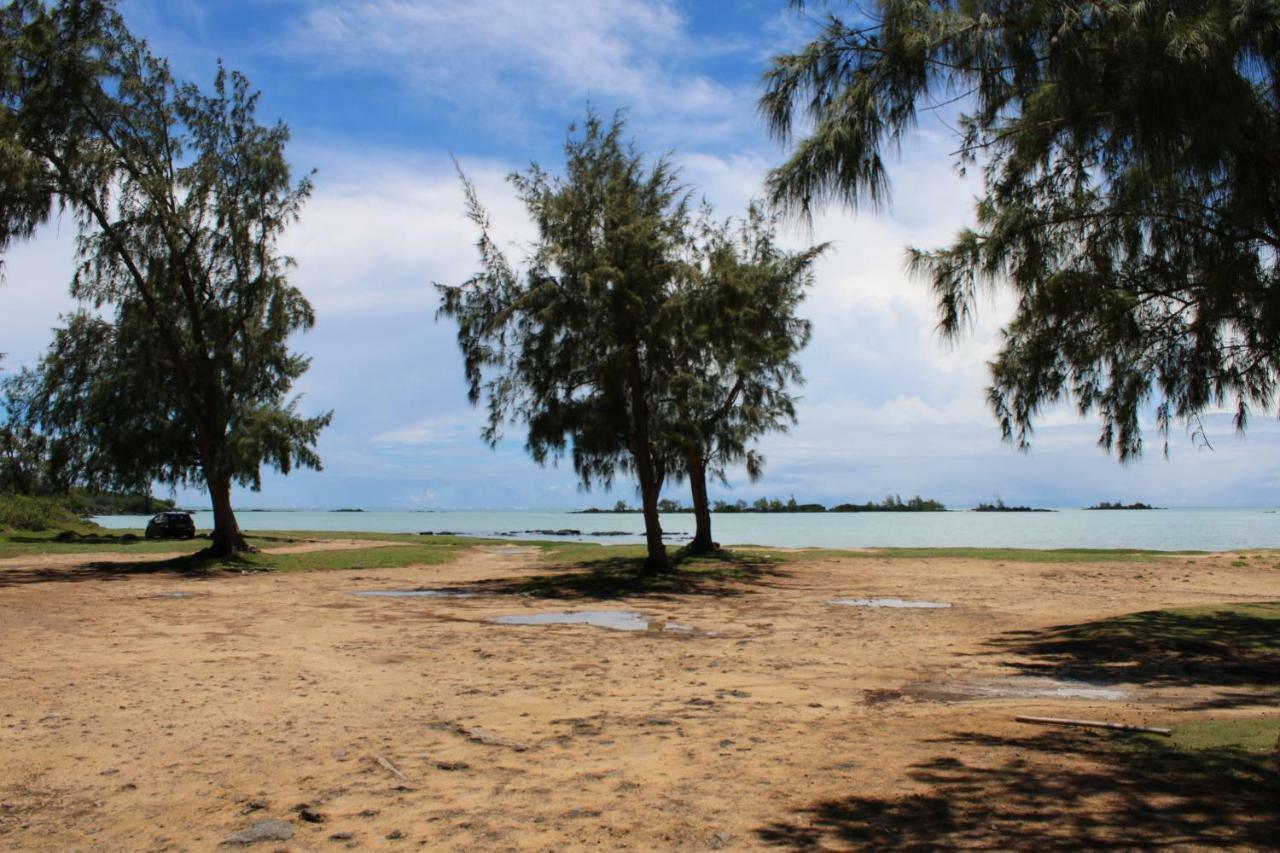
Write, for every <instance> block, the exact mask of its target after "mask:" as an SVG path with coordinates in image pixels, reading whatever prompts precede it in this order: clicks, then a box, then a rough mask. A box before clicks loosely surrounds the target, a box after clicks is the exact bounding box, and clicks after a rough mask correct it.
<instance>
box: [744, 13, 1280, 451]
mask: <svg viewBox="0 0 1280 853" xmlns="http://www.w3.org/2000/svg"><path fill="white" fill-rule="evenodd" d="M952 104H956V105H958V106H956V107H955V108H956V109H958V110H959V111H960V113H961V115H960V120H959V126H958V129H957V131H956V133H957V147H958V152H959V153H958V158H959V159H958V163H959V165H960V167H961V168H967V167H971V166H980V167H981V168H982V173H983V176H984V184H985V194H984V196H983V197H982V198H981V199H980V201H979V203H978V205H977V227H976V228H974V229H971V230H965V231H963V232H961V233H960V234H959V235H958V236H957V238H956V239H955V241H954V242H953V243H952V244H951V245H950V246H946V247H943V248H941V249H937V250H932V251H921V250H913V251H912V254H911V263H912V266H913V268H914V270H915V271H916V272H917V273H919V274H920V275H922V276H923V277H925V278H927V279H928V280H929V281H930V282H931V283H932V286H933V288H934V292H935V294H936V295H937V300H938V310H939V318H940V322H939V326H940V329H941V331H942V332H943V333H944V334H945V335H948V336H955V335H957V334H960V333H961V332H963V331H964V329H965V328H966V325H967V323H968V322H969V320H970V319H971V316H972V312H973V310H974V303H975V299H976V297H977V295H978V294H979V293H980V291H981V290H982V289H983V288H987V287H992V286H1003V285H1007V286H1008V287H1009V288H1010V289H1011V290H1012V292H1013V293H1014V295H1015V296H1016V297H1017V309H1016V313H1015V315H1014V317H1013V319H1012V320H1011V321H1010V322H1009V324H1008V326H1007V327H1006V328H1005V329H1004V331H1003V339H1002V348H1001V350H1000V352H999V354H998V355H997V357H996V358H995V360H994V361H993V362H992V364H991V373H992V378H993V382H992V385H991V388H990V391H989V397H990V403H991V406H992V408H993V411H994V413H995V415H996V417H997V419H998V420H999V422H1000V424H1001V427H1002V429H1003V432H1004V434H1005V436H1006V438H1008V439H1011V440H1014V441H1016V442H1017V444H1018V445H1019V446H1021V447H1025V446H1027V445H1028V442H1029V439H1030V436H1031V432H1032V427H1033V421H1034V420H1035V418H1036V416H1037V414H1038V412H1039V411H1040V410H1041V409H1042V408H1043V407H1045V406H1046V405H1048V404H1051V403H1053V402H1055V401H1058V400H1060V399H1063V398H1064V397H1067V396H1071V397H1074V399H1075V401H1076V403H1077V405H1078V407H1079V409H1080V411H1081V413H1082V414H1088V413H1091V412H1095V411H1096V412H1097V413H1098V415H1099V416H1100V418H1101V422H1102V429H1101V435H1100V443H1101V444H1102V445H1103V446H1104V447H1106V448H1107V449H1108V450H1111V449H1114V450H1115V451H1116V452H1117V453H1118V455H1119V457H1120V458H1121V459H1122V460H1124V459H1128V458H1130V457H1131V456H1133V455H1135V454H1137V453H1140V452H1141V448H1142V437H1141V431H1140V427H1139V422H1140V419H1141V418H1142V416H1143V415H1144V412H1149V411H1151V408H1150V407H1152V406H1154V412H1155V416H1156V419H1157V423H1158V426H1159V429H1160V432H1161V434H1162V435H1163V436H1164V439H1165V447H1166V451H1167V447H1168V430H1169V427H1170V424H1171V422H1172V421H1175V420H1179V419H1182V420H1184V421H1186V422H1188V423H1189V424H1192V425H1197V426H1198V423H1199V420H1198V418H1199V415H1200V414H1201V413H1202V412H1204V411H1206V410H1208V409H1211V408H1214V407H1217V406H1220V405H1224V404H1230V405H1232V406H1233V407H1234V409H1235V412H1236V416H1235V420H1236V425H1237V427H1238V428H1239V429H1241V430H1243V429H1244V428H1245V426H1246V423H1247V420H1248V417H1249V414H1250V411H1251V410H1252V409H1253V408H1262V409H1270V408H1272V407H1274V406H1275V403H1276V400H1275V389H1276V378H1277V369H1278V368H1280V4H1277V3H1275V2H1272V1H1271V0H1148V2H1131V0H1096V2H1064V1H1063V0H1030V2H1008V0H879V2H875V3H874V4H871V7H870V11H869V12H866V11H863V10H862V7H857V9H856V10H853V11H851V13H850V15H849V16H848V17H847V18H842V17H840V16H838V15H835V14H831V15H829V16H828V17H827V19H826V21H825V25H824V27H823V29H822V31H821V33H820V34H819V35H818V36H817V38H815V39H814V40H813V41H812V42H811V43H810V44H809V45H807V46H806V47H805V48H804V49H803V50H802V51H800V52H798V53H795V54H791V55H785V56H779V57H777V58H776V59H775V60H774V63H773V67H772V69H771V70H770V71H769V72H768V75H767V92H766V94H765V96H764V97H763V100H762V103H761V106H762V110H763V112H764V114H765V115H766V117H767V120H768V122H769V124H770V127H771V128H772V130H773V132H774V133H775V134H776V135H777V136H779V137H781V138H783V139H790V138H791V137H792V134H793V130H794V128H795V127H796V126H797V122H799V121H800V120H804V121H805V122H806V124H805V129H804V130H803V132H802V134H801V138H800V139H798V141H796V144H795V149H794V151H793V153H792V154H791V156H790V157H789V159H788V160H787V161H786V162H785V163H784V164H783V165H782V166H780V167H779V168H778V169H776V170H775V171H774V172H773V174H772V177H771V187H772V191H773V194H774V195H775V197H776V198H777V199H779V200H782V201H784V202H786V203H788V204H790V205H791V206H792V207H793V209H798V210H804V211H807V210H809V209H810V208H811V207H812V206H814V205H818V204H821V203H824V202H828V201H832V200H836V201H843V202H847V203H849V204H851V205H857V204H860V203H871V204H879V203H882V202H884V201H885V200H887V198H888V172H887V169H886V167H885V163H884V159H883V158H884V154H885V149H886V147H887V146H893V145H896V144H897V143H899V142H901V141H902V139H903V138H904V137H905V136H906V134H907V133H908V132H910V130H911V129H912V128H913V127H914V126H915V124H916V122H917V120H918V118H919V116H920V114H921V113H922V112H924V111H926V110H934V109H939V108H944V107H947V106H950V105H952Z"/></svg>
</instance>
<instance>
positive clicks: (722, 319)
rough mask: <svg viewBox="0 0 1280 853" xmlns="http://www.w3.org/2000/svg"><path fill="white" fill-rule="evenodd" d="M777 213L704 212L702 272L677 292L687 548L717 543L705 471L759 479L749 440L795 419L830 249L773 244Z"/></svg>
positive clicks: (675, 383) (675, 423)
mask: <svg viewBox="0 0 1280 853" xmlns="http://www.w3.org/2000/svg"><path fill="white" fill-rule="evenodd" d="M776 226H777V218H776V216H775V215H772V214H768V213H766V212H765V211H764V209H763V208H762V207H761V206H760V205H758V204H752V205H751V206H750V207H749V208H748V211H747V216H746V218H745V219H743V220H742V221H741V222H739V223H736V224H734V223H731V222H723V223H715V222H713V220H712V218H711V214H710V211H709V210H705V211H704V214H703V217H702V221H701V223H700V227H699V228H698V231H699V232H700V233H699V234H698V237H697V239H696V241H695V250H694V263H695V272H696V274H694V275H692V276H690V277H689V278H688V280H687V284H686V286H685V287H684V288H683V289H682V291H681V292H680V293H679V295H678V297H677V300H678V306H677V311H676V319H677V324H678V330H677V332H676V335H675V337H674V339H673V343H672V347H673V348H672V351H673V355H674V360H673V364H672V370H671V378H670V380H669V383H668V384H669V392H668V394H667V395H665V399H666V401H667V405H669V406H670V407H671V409H672V410H673V411H672V416H671V417H668V418H665V419H664V427H665V429H666V433H665V438H666V443H667V444H668V445H669V452H670V453H672V454H673V455H674V457H675V459H676V461H677V463H678V464H677V466H676V468H675V470H676V473H677V477H682V476H687V477H688V479H689V487H690V493H691V496H692V499H693V511H694V517H695V519H696V528H695V534H694V538H693V541H692V542H691V543H690V546H689V547H690V550H692V551H694V552H695V553H698V552H706V551H709V550H711V549H713V548H714V547H715V542H714V540H713V538H712V534H711V506H710V502H709V500H708V495H707V481H708V478H715V479H718V480H720V481H721V482H725V478H726V474H727V471H728V468H729V467H730V466H734V465H743V466H744V467H745V468H746V471H747V474H748V476H749V477H751V479H753V480H754V479H757V478H758V477H759V476H760V474H761V471H762V468H763V464H764V459H763V457H762V456H761V455H760V454H759V453H758V452H756V451H755V450H753V449H752V448H751V443H752V442H753V441H754V440H755V439H756V438H757V437H759V436H760V435H763V434H765V433H768V432H775V431H785V430H786V429H787V428H788V427H789V426H790V425H791V424H793V423H794V422H795V419H796V414H795V398H794V396H793V389H794V387H796V386H798V385H800V384H801V383H802V382H803V377H802V376H801V373H800V366H799V364H798V363H797V361H796V356H797V355H798V354H799V352H800V350H801V349H803V348H804V346H805V344H806V343H807V342H808V340H809V334H810V323H809V321H808V320H805V319H803V318H801V317H800V316H799V315H798V309H799V306H800V303H801V301H802V300H803V299H804V293H805V289H806V288H807V286H808V285H809V284H810V283H811V281H812V277H813V276H812V267H813V262H814V261H815V260H816V259H817V257H818V256H819V255H820V254H821V253H822V252H823V251H824V249H825V248H826V247H825V246H816V247H813V248H810V249H807V250H804V251H800V252H790V251H786V250H783V249H782V248H780V247H779V246H778V245H777V242H776V237H775V234H776Z"/></svg>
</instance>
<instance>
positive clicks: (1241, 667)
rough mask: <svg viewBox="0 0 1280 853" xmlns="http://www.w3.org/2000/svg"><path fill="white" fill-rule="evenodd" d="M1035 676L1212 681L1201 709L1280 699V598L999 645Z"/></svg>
mask: <svg viewBox="0 0 1280 853" xmlns="http://www.w3.org/2000/svg"><path fill="white" fill-rule="evenodd" d="M991 645H992V646H993V647H994V648H995V649H997V650H998V651H999V653H1001V654H1009V653H1012V654H1014V655H1016V656H1017V657H1018V658H1019V659H1017V660H1014V661H1011V662H1009V663H1008V665H1009V666H1011V667H1013V668H1015V669H1018V670H1020V671H1022V672H1023V673H1024V674H1027V675H1036V676H1043V677H1047V678H1055V679H1074V680H1079V681H1087V682H1091V683H1103V684H1114V683H1129V684H1139V685H1146V686H1151V687H1194V686H1212V687H1222V688H1237V690H1235V691H1230V692H1225V691H1219V692H1217V693H1216V694H1215V695H1214V696H1212V697H1211V698H1208V699H1206V700H1204V701H1201V702H1198V703H1197V704H1195V705H1194V706H1192V707H1193V708H1194V709H1200V710H1208V709H1212V708H1225V707H1236V706H1239V705H1256V704H1273V703H1276V702H1280V602H1272V603H1265V604H1262V603H1260V604H1238V605H1230V606H1226V605H1223V606H1221V607H1203V608H1188V609H1180V610H1153V611H1147V612H1143V613H1131V614H1128V615H1126V616H1120V617H1116V618H1113V619H1103V620H1098V621H1094V622H1086V623H1082V624H1078V625H1062V626H1058V627H1054V628H1048V629H1044V630H1036V631H1013V632H1009V633H1007V634H1005V635H1003V636H1001V637H999V638H997V639H995V640H993V641H992V642H991Z"/></svg>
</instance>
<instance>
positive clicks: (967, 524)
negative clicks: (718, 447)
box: [94, 508, 1280, 551]
mask: <svg viewBox="0 0 1280 853" xmlns="http://www.w3.org/2000/svg"><path fill="white" fill-rule="evenodd" d="M237 518H238V519H239V522H240V526H241V527H242V528H243V529H244V530H249V531H253V530H297V531H305V530H314V531H327V532H335V531H343V530H348V531H359V532H377V533H422V532H427V531H430V532H433V533H442V532H443V533H456V534H462V535H466V536H502V537H504V538H509V539H512V540H520V539H567V540H578V541H586V542H601V543H636V542H643V541H644V518H643V517H642V516H641V515H640V513H588V514H583V513H572V512H567V511H559V512H557V511H533V510H438V511H436V510H405V509H370V510H366V511H364V512H335V511H331V510H246V509H240V510H239V512H238V513H237ZM94 520H95V521H97V522H98V523H99V524H101V525H103V526H104V527H109V528H140V527H145V526H146V522H147V516H103V517H99V518H95V519H94ZM195 522H196V527H198V528H200V529H201V530H207V529H209V528H210V527H212V526H213V514H212V513H211V512H207V511H204V512H196V513H195ZM662 529H663V531H664V533H666V534H668V537H667V541H669V542H670V543H671V544H673V545H679V544H681V543H682V542H685V541H687V540H688V539H689V537H690V536H692V534H693V530H694V519H693V515H692V514H690V513H669V514H664V515H663V516H662ZM547 531H553V532H547ZM566 531H568V532H566ZM712 532H713V534H714V536H715V539H716V541H718V542H720V543H722V544H725V545H744V544H756V545H773V546H777V547H781V548H803V547H817V548H868V547H922V548H941V547H962V546H969V547H986V548H1147V549H1153V550H1177V551H1181V550H1201V551H1226V550H1231V549H1236V548H1280V512H1277V511H1276V510H1275V509H1266V508H1260V509H1167V510H1081V509H1063V510H1061V511H1058V512H1020V513H996V512H990V513H988V512H969V511H963V510H961V511H951V512H874V513H870V512H869V513H715V514H713V519H712Z"/></svg>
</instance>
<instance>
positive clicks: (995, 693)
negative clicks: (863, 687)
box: [902, 678, 1129, 702]
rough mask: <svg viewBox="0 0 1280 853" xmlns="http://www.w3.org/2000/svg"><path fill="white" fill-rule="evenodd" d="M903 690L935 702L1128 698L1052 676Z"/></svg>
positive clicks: (1123, 694)
mask: <svg viewBox="0 0 1280 853" xmlns="http://www.w3.org/2000/svg"><path fill="white" fill-rule="evenodd" d="M902 692H903V693H905V694H907V695H910V696H914V697H916V698H918V699H926V700H932V701H935V702H963V701H973V700H977V699H1086V700H1092V701H1097V702H1118V701H1119V700H1121V699H1127V698H1129V693H1128V692H1127V691H1125V690H1117V689H1115V688H1112V687H1102V686H1100V685H1097V684H1090V683H1089V682H1087V681H1072V680H1066V679H1063V680H1059V679H1055V678H1007V679H990V680H983V681H971V682H967V683H951V684H941V685H938V684H916V685H910V686H908V687H906V688H904V689H903V691H902Z"/></svg>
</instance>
